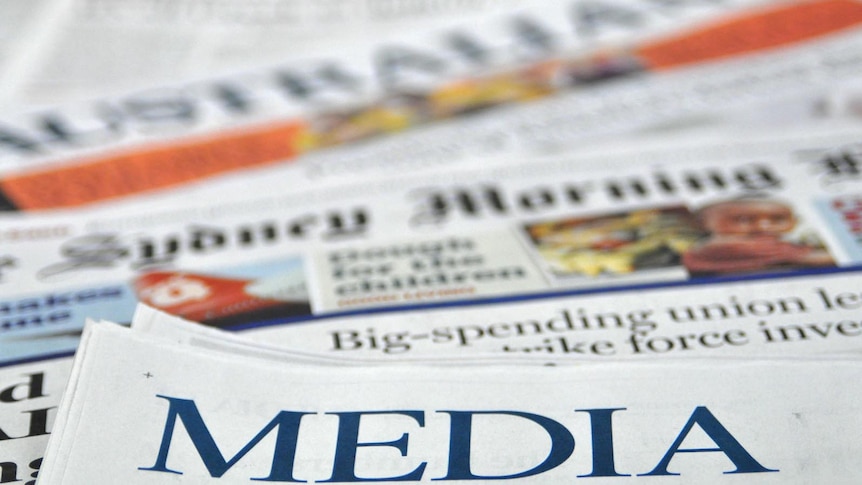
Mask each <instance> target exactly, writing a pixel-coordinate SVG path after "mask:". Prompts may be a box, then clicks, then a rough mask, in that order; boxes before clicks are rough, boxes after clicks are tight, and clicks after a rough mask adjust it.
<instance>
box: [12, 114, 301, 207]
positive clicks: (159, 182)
mask: <svg viewBox="0 0 862 485" xmlns="http://www.w3.org/2000/svg"><path fill="white" fill-rule="evenodd" d="M304 129H305V128H304V124H303V123H301V122H298V121H291V122H288V123H281V124H278V125H275V126H272V125H268V126H266V127H262V128H258V129H255V130H247V131H243V132H238V133H218V134H214V135H212V136H209V137H206V138H200V139H197V140H191V141H189V140H183V141H182V142H177V143H173V144H163V145H160V146H158V147H154V148H146V149H138V150H135V151H132V152H129V153H123V154H117V155H110V156H105V157H99V158H95V159H92V160H79V161H74V162H70V163H69V165H68V166H61V167H53V168H50V169H48V170H45V171H39V172H33V173H27V174H21V175H15V176H11V177H9V178H7V179H5V180H2V181H0V190H2V191H3V193H4V195H5V196H6V198H7V199H9V200H10V201H11V202H12V203H14V205H15V206H16V207H17V208H18V209H19V210H34V209H51V208H59V207H75V206H80V205H84V204H88V203H92V202H96V201H101V200H107V199H112V198H117V197H123V196H128V195H131V194H136V193H141V192H145V191H149V190H155V189H160V188H165V187H171V186H174V185H180V184H183V183H187V182H190V181H193V180H197V179H200V178H203V177H208V176H212V175H217V174H220V173H224V172H229V171H232V170H236V169H240V168H248V167H254V166H261V165H266V164H269V163H275V162H283V161H285V160H287V159H291V158H295V157H296V156H297V155H298V152H299V149H298V144H299V138H300V135H301V133H302V132H303V130H304Z"/></svg>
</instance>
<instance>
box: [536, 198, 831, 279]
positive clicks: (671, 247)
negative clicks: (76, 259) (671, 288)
mask: <svg viewBox="0 0 862 485" xmlns="http://www.w3.org/2000/svg"><path fill="white" fill-rule="evenodd" d="M522 229H523V231H524V233H525V235H526V239H527V244H528V246H529V247H530V250H531V252H532V253H533V255H534V256H535V257H536V259H537V260H538V261H539V263H540V266H541V267H542V268H543V269H544V271H545V274H546V276H547V277H548V278H549V279H550V280H551V281H552V282H553V283H556V284H558V285H561V286H581V285H584V286H586V285H594V284H596V283H612V284H628V283H637V282H652V281H661V280H665V281H666V280H683V279H686V278H707V277H717V276H731V275H743V274H757V273H774V272H781V271H792V270H800V269H808V268H822V267H833V266H835V260H834V259H833V257H832V255H831V254H830V253H829V251H828V250H827V249H826V247H825V246H824V244H823V243H822V242H821V240H820V238H819V237H818V235H817V234H816V233H815V232H814V231H812V230H811V229H810V228H808V227H805V225H804V224H802V221H800V220H799V217H798V216H797V215H796V212H795V211H794V209H793V207H792V206H791V205H790V204H789V203H787V202H785V201H782V200H780V199H777V198H770V197H759V196H746V197H740V198H732V199H723V200H718V201H714V202H708V203H706V204H703V205H701V206H700V207H698V208H697V209H696V210H690V209H689V208H687V207H683V206H670V207H660V208H645V209H634V210H630V211H625V212H614V213H610V214H602V215H596V216H589V217H575V218H562V219H560V218H557V219H551V220H544V221H539V222H532V223H529V224H525V225H524V226H522Z"/></svg>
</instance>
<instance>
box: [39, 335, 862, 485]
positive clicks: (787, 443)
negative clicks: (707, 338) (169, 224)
mask: <svg viewBox="0 0 862 485" xmlns="http://www.w3.org/2000/svg"><path fill="white" fill-rule="evenodd" d="M108 363H110V364H111V365H106V364H108ZM860 371H862V368H860V364H859V362H858V361H856V360H834V359H833V360H826V361H823V360H819V361H818V360H810V361H805V360H802V361H795V362H790V361H784V362H779V361H768V360H765V361H749V362H746V363H716V362H708V361H690V362H688V364H687V365H686V366H677V365H667V364H659V363H657V364H654V365H644V364H640V365H637V366H631V365H605V366H601V367H590V368H589V369H583V368H579V367H570V366H566V367H523V366H518V367H513V366H507V367H500V366H488V367H484V368H476V369H472V370H471V371H470V372H464V371H463V370H461V369H446V368H439V367H435V368H421V367H397V366H396V367H390V368H388V369H387V372H386V373H380V372H379V369H378V368H374V367H354V368H331V367H315V366H286V365H284V364H283V363H280V362H269V363H267V362H265V361H263V360H261V359H253V358H248V357H242V356H237V355H235V354H232V353H230V352H217V351H212V350H204V349H199V348H190V347H188V346H183V345H176V344H169V343H167V342H165V341H164V340H160V339H154V338H152V337H148V336H145V335H142V334H135V333H131V331H130V330H128V329H123V328H120V327H113V326H110V325H106V324H102V325H96V326H92V327H90V328H88V329H87V333H86V336H85V343H84V346H83V348H82V352H81V354H80V355H79V357H78V358H77V359H76V363H75V370H74V372H73V378H72V379H71V381H70V385H69V388H68V389H67V391H66V397H64V400H63V404H62V406H61V409H60V411H59V413H58V418H57V426H56V429H55V434H54V435H53V436H52V439H51V442H50V444H49V449H48V451H47V453H46V459H45V462H44V464H43V465H42V467H41V471H40V476H39V483H42V484H53V483H85V482H86V483H116V482H117V481H123V482H126V483H142V484H143V483H164V482H165V480H167V479H175V478H176V475H177V474H181V475H182V477H183V479H184V480H187V481H194V482H195V483H211V482H212V483H218V481H219V480H229V481H240V480H241V481H246V480H249V479H251V480H264V481H282V482H293V481H315V482H355V481H392V480H398V481H414V482H419V481H423V482H424V481H432V480H433V481H460V480H483V481H486V482H494V481H503V480H513V479H515V480H520V481H523V482H525V483H563V482H564V481H569V480H571V479H572V478H573V477H582V478H583V477H605V478H610V477H628V479H632V478H634V477H650V478H643V479H644V480H646V479H651V480H657V479H660V478H656V477H667V476H674V477H676V476H681V477H685V478H684V479H685V480H686V481H692V482H697V483H725V482H728V481H738V480H739V479H740V478H744V479H746V480H756V481H757V482H758V483H812V482H818V483H822V482H832V483H848V482H853V481H855V480H858V477H857V476H856V475H855V473H856V472H855V471H854V470H856V467H855V466H853V461H852V460H853V459H854V458H853V453H848V452H847V450H852V449H855V448H857V447H858V446H859V444H858V443H856V442H855V441H854V440H856V439H857V435H856V434H854V433H843V432H840V431H839V430H841V429H848V428H849V429H853V427H855V426H858V424H859V423H858V419H859V418H858V414H859V413H858V407H859V405H858V397H859V396H857V395H856V394H857V393H856V392H855V391H854V388H853V387H848V386H847V385H846V384H847V382H852V381H853V380H855V379H856V378H858V376H859V373H860ZM800 381H801V382H805V383H806V388H807V392H798V391H797V385H798V383H799V382H800ZM681 389H684V390H685V392H680V390H681ZM835 389H844V392H838V393H836V392H834V390H835ZM513 390H519V391H521V392H513ZM587 390H588V392H585V391H587ZM823 395H829V396H831V398H830V399H828V400H823V399H821V396H823ZM178 420H179V421H180V422H181V423H182V426H176V424H177V421H178ZM269 435H273V436H274V438H273V437H270V436H269ZM132 437H134V438H132ZM576 443H577V445H578V446H576ZM674 479H675V480H678V478H674Z"/></svg>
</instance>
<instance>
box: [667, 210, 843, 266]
mask: <svg viewBox="0 0 862 485" xmlns="http://www.w3.org/2000/svg"><path fill="white" fill-rule="evenodd" d="M696 215H697V220H698V223H699V224H700V225H701V227H702V228H703V230H704V232H705V236H704V237H703V238H702V239H701V240H700V241H698V242H697V244H695V245H694V246H692V247H691V248H690V249H689V250H687V251H686V252H685V254H684V255H683V264H684V265H685V267H686V268H687V269H688V271H689V273H690V274H691V276H692V277H712V276H725V275H733V274H750V273H772V272H776V271H781V272H785V271H792V270H800V269H807V268H822V267H831V266H835V260H834V259H833V257H832V255H830V254H829V251H828V250H827V249H826V247H825V246H824V245H823V243H822V242H821V240H820V238H819V237H818V235H817V234H816V233H815V232H814V231H812V230H810V229H807V228H806V227H804V225H803V224H802V223H801V221H800V220H799V218H798V217H797V215H796V213H795V211H794V210H793V207H792V206H791V205H790V204H789V203H787V202H784V201H781V200H778V199H774V198H768V197H755V196H750V197H740V198H736V199H728V200H722V201H717V202H713V203H709V204H705V205H703V206H702V207H700V208H699V209H698V210H697V214H696Z"/></svg>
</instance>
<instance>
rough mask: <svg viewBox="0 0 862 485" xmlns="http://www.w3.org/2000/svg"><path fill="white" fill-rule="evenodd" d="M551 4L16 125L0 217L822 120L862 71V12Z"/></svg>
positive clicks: (819, 2) (4, 132)
mask: <svg viewBox="0 0 862 485" xmlns="http://www.w3.org/2000/svg"><path fill="white" fill-rule="evenodd" d="M531 5H532V4H531ZM541 5H542V7H541V8H539V7H536V5H532V6H527V7H524V8H522V9H516V11H515V12H514V13H512V14H511V15H509V16H504V17H501V18H497V17H494V18H493V19H492V20H494V21H489V22H487V23H485V22H483V23H482V24H481V25H479V26H476V25H460V26H454V27H453V28H452V29H449V28H447V29H444V30H434V31H432V32H417V33H412V32H411V33H410V35H409V36H406V37H404V38H399V39H398V42H397V43H395V42H386V43H384V44H381V45H377V44H371V45H365V44H362V45H356V47H355V52H343V51H340V52H338V53H337V55H335V56H334V57H331V58H330V57H314V58H310V59H305V60H302V61H295V60H294V61H293V62H286V63H285V64H284V65H279V66H271V67H269V68H264V69H258V70H253V71H249V72H247V73H240V74H236V75H228V76H222V77H218V76H217V77H210V78H206V79H200V80H198V81H196V82H185V83H179V84H178V85H174V86H165V87H163V88H159V89H149V90H146V91H140V92H135V93H129V94H123V95H116V96H106V97H103V98H100V99H96V100H93V101H92V102H86V103H75V104H70V105H63V106H58V107H55V108H46V109H44V110H37V111H32V112H26V113H20V114H17V115H16V114H9V115H8V116H4V117H3V119H2V120H0V206H2V207H3V208H5V209H6V210H9V211H16V210H17V211H24V212H26V211H40V210H50V209H58V208H68V207H81V206H94V205H95V206H98V205H99V204H102V205H103V206H104V205H106V204H107V203H108V202H110V201H113V200H117V199H123V198H126V197H131V196H135V195H140V194H148V193H154V192H156V191H170V190H178V189H179V190H182V188H184V187H188V186H189V185H190V184H192V183H195V182H200V181H201V180H204V179H209V178H214V177H219V176H225V175H229V174H232V173H235V172H239V171H247V170H251V169H256V170H266V169H268V168H270V167H272V168H276V169H277V168H278V167H279V166H282V165H285V164H289V163H288V162H291V161H299V160H303V161H304V162H303V164H305V163H306V162H305V161H308V160H309V159H311V160H312V162H309V163H312V164H314V165H315V166H317V167H318V168H319V171H325V172H326V173H328V174H332V175H334V176H338V177H341V180H345V179H349V178H352V177H353V174H354V173H355V172H356V171H358V170H362V169H363V167H366V168H367V167H368V166H369V165H371V166H378V165H379V164H384V167H388V169H389V170H393V167H392V166H391V165H385V164H386V163H387V162H391V161H393V160H399V161H400V162H399V164H400V165H399V167H400V168H401V169H413V168H415V167H421V166H427V165H429V164H434V163H441V161H445V160H449V161H450V163H452V161H457V160H465V158H466V156H467V155H471V154H473V155H475V154H482V153H497V154H499V153H505V152H515V151H517V150H520V149H523V148H528V149H533V150H535V149H548V147H552V146H562V147H569V148H571V147H573V146H575V145H576V144H577V143H578V142H583V141H585V140H592V139H595V138H596V137H601V136H609V135H618V134H620V133H625V132H631V131H632V130H635V129H639V128H645V127H650V126H655V125H656V124H662V125H664V126H667V125H668V124H674V123H675V124H677V125H680V124H685V123H687V122H691V121H692V120H695V121H697V122H704V121H708V120H710V119H713V118H721V116H722V113H727V112H739V111H740V110H749V111H752V110H755V111H758V112H762V111H763V108H764V107H765V106H774V105H775V103H777V102H781V103H785V102H786V103H788V104H789V105H791V106H799V104H798V103H801V105H802V106H807V105H808V104H809V103H811V102H812V100H816V99H819V96H822V95H824V94H826V93H830V92H833V91H835V90H837V89H840V88H841V86H842V85H843V84H845V83H848V82H852V81H854V80H855V79H857V78H858V76H859V73H860V66H862V63H860V62H859V56H858V52H860V49H859V44H860V42H862V40H860V39H862V35H860V32H862V30H860V29H859V28H858V27H859V25H862V2H858V1H856V0H816V1H804V2H760V1H734V2H703V1H686V2H643V4H642V5H640V6H639V7H636V8H634V9H632V8H629V7H623V6H620V5H618V6H613V7H611V6H608V5H604V4H601V3H600V4H599V6H596V5H595V4H594V3H592V2H581V1H575V0H573V1H567V2H550V3H544V2H541ZM649 7H651V8H649ZM591 8H593V9H598V10H597V11H592V10H590V9H591ZM623 19H628V20H623ZM572 22H574V23H575V25H572ZM486 24H487V25H486ZM620 24H623V25H622V26H621V25H620ZM591 29H595V31H593V30H591ZM680 46H683V47H680ZM155 50H156V51H158V49H155ZM806 109H807V110H808V111H811V110H813V109H814V107H809V108H806ZM806 109H789V111H788V112H789V113H802V116H805V114H804V112H805V111H806ZM778 111H783V110H778ZM486 112H487V113H486ZM769 112H773V110H770V111H769ZM789 121H792V122H794V123H795V122H796V121H798V119H797V117H796V116H791V117H790V120H789ZM408 129H410V131H412V132H413V133H411V136H406V137H389V136H386V135H389V134H392V133H396V132H402V131H405V130H408ZM360 142H363V143H360ZM357 146H359V147H362V148H361V149H360V150H358V151H346V150H344V148H345V147H349V148H351V149H353V148H355V147H357ZM315 160H316V161H315ZM350 167H356V168H350ZM278 174H280V175H278ZM267 178H269V179H270V180H271V182H270V184H264V185H262V186H257V187H256V190H258V191H264V190H267V187H268V191H269V193H273V192H272V191H273V190H277V191H281V192H283V191H285V190H291V189H296V188H297V187H301V186H303V185H305V184H307V182H308V181H307V180H303V179H302V178H298V177H296V173H295V171H291V170H288V171H286V172H281V171H279V170H275V171H274V172H273V173H269V174H267ZM183 195H186V196H190V195H188V194H185V193H183ZM207 197H209V198H211V197H213V192H209V193H208V194H207Z"/></svg>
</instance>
